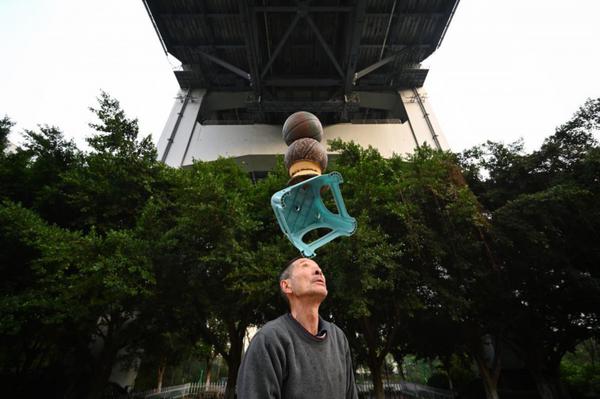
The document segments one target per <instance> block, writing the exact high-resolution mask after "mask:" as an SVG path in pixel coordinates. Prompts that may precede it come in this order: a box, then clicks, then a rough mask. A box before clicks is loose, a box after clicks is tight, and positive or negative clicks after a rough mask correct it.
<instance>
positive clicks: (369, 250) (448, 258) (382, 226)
mask: <svg viewBox="0 0 600 399" xmlns="http://www.w3.org/2000/svg"><path fill="white" fill-rule="evenodd" d="M332 149H334V150H341V154H340V156H339V158H338V163H337V165H336V169H337V170H339V171H340V172H341V173H342V175H343V176H344V179H345V183H344V185H343V190H344V198H346V201H347V207H348V209H349V210H350V213H351V214H354V216H355V217H357V219H358V223H359V229H358V231H357V232H356V234H355V235H354V236H353V237H351V238H349V239H341V240H338V241H336V242H334V243H332V244H330V245H329V246H328V247H326V248H324V249H323V251H322V252H323V254H324V260H323V262H322V266H323V267H324V271H325V272H326V273H329V274H330V276H331V277H332V279H330V280H329V281H330V285H331V292H332V298H331V301H328V302H327V304H328V306H330V307H331V308H333V309H334V310H332V311H331V313H332V314H333V315H334V320H335V321H336V323H338V324H340V325H341V326H343V329H344V330H345V331H346V333H347V335H348V338H349V340H350V341H351V345H352V350H353V351H354V352H355V354H356V355H357V360H358V362H359V363H361V364H366V365H367V366H368V367H369V369H370V371H371V376H372V379H373V384H374V387H375V395H376V397H378V398H382V397H383V384H382V365H383V362H384V361H385V358H386V356H387V355H388V353H390V352H391V351H394V352H396V353H397V352H398V351H399V352H402V351H403V350H406V349H402V346H403V344H404V346H405V345H406V342H407V337H406V334H407V326H408V325H409V322H410V320H411V319H413V318H414V317H415V316H416V315H417V314H420V313H423V312H445V313H447V314H448V315H450V317H452V318H453V319H456V320H458V319H460V318H461V317H463V315H465V314H466V313H467V312H468V310H469V305H470V304H469V299H468V295H469V293H470V292H471V290H473V289H474V288H473V287H474V286H476V285H477V277H478V276H479V275H480V274H482V273H483V274H485V273H487V272H488V270H489V260H488V258H487V256H486V252H485V245H483V242H482V239H481V234H482V229H485V228H487V227H486V221H485V219H484V217H483V216H482V215H481V212H480V211H479V205H478V203H477V200H476V198H475V197H474V196H473V194H472V193H471V192H470V190H469V188H468V187H466V185H465V184H464V182H463V180H462V178H461V176H460V173H458V172H457V170H458V169H457V167H456V165H455V162H454V158H453V157H452V156H451V154H446V153H441V152H436V151H433V150H431V149H429V148H422V149H419V150H418V151H417V152H416V153H415V154H414V155H413V156H410V157H408V158H406V159H403V158H402V157H398V156H395V157H392V158H391V159H384V158H383V157H381V155H380V154H379V153H378V152H377V151H376V150H374V149H372V148H369V149H362V148H360V147H358V146H357V145H355V144H352V143H350V144H342V143H340V142H334V143H332ZM328 309H329V308H328ZM399 348H400V349H399Z"/></svg>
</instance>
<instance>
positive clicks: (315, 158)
mask: <svg viewBox="0 0 600 399" xmlns="http://www.w3.org/2000/svg"><path fill="white" fill-rule="evenodd" d="M298 161H312V162H314V163H316V164H318V165H319V167H320V169H321V171H320V172H321V173H322V172H323V171H324V170H325V168H327V150H326V149H325V147H324V146H323V145H322V144H321V143H319V142H318V141H317V140H315V139H311V138H302V139H299V140H296V141H294V142H293V143H292V144H291V145H290V146H289V147H288V149H287V151H286V152H285V156H284V162H285V167H286V168H288V170H289V169H290V167H291V166H292V165H293V164H294V163H296V162H298Z"/></svg>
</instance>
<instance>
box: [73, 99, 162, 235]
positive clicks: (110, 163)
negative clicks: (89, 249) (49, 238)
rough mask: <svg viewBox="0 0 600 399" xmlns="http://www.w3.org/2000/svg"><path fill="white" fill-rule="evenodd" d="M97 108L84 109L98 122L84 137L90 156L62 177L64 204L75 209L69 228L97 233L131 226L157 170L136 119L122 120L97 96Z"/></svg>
mask: <svg viewBox="0 0 600 399" xmlns="http://www.w3.org/2000/svg"><path fill="white" fill-rule="evenodd" d="M98 102H99V106H98V108H90V110H91V111H92V112H93V113H94V114H95V116H96V117H97V118H98V120H99V123H92V124H90V126H91V127H92V128H94V129H95V130H96V133H95V134H94V135H93V136H92V137H90V138H89V139H88V143H89V144H90V146H91V148H92V152H91V153H89V154H87V155H86V156H85V159H84V163H83V165H82V167H80V168H71V169H70V170H69V172H68V173H65V174H64V184H65V191H66V195H67V198H68V204H69V206H71V207H72V208H73V209H75V210H77V211H78V212H77V214H76V215H75V220H74V222H73V225H72V226H71V227H73V228H76V229H83V230H85V231H89V230H90V229H91V227H92V226H93V227H94V229H95V230H96V231H97V232H98V233H100V234H105V233H107V232H108V231H110V230H119V229H130V228H133V227H134V226H135V224H136V220H137V218H138V217H139V214H140V212H141V211H142V209H143V207H144V206H145V204H146V201H147V200H148V199H149V198H150V197H151V196H152V193H153V190H159V189H160V187H161V183H160V182H158V180H157V179H158V178H159V176H160V171H161V169H162V168H163V167H164V166H162V165H161V164H160V163H159V162H158V161H157V160H156V148H155V147H154V144H153V143H152V140H151V138H150V136H147V137H145V138H142V139H139V137H138V136H139V127H138V122H137V119H128V118H127V117H126V115H125V112H124V111H123V110H122V109H121V107H120V104H119V102H118V101H117V100H116V99H114V98H112V97H110V96H109V95H108V94H107V93H105V92H102V93H101V95H100V97H99V98H98Z"/></svg>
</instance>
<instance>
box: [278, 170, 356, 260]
mask: <svg viewBox="0 0 600 399" xmlns="http://www.w3.org/2000/svg"><path fill="white" fill-rule="evenodd" d="M343 181H344V179H343V178H342V175H341V174H340V173H338V172H331V173H329V174H325V175H321V176H315V177H312V178H310V179H308V180H305V181H302V182H300V183H297V184H295V185H293V186H290V187H287V188H284V189H283V190H281V191H278V192H276V193H275V194H273V196H272V197H271V206H272V207H273V210H274V211H275V216H276V217H277V222H278V223H279V227H281V230H282V231H283V233H284V234H285V235H286V237H287V238H288V239H289V240H290V241H291V242H292V244H294V246H295V247H296V248H298V250H299V251H300V252H301V253H302V255H303V256H305V257H307V258H311V257H313V256H315V255H316V253H315V250H316V249H318V248H320V247H322V246H323V245H325V244H327V243H329V242H330V241H332V240H334V239H336V238H337V237H340V236H350V235H352V234H354V232H355V231H356V219H354V218H353V217H351V216H350V215H349V214H348V211H347V210H346V205H345V204H344V199H343V198H342V193H341V191H340V183H342V182H343ZM324 187H328V188H329V189H330V190H331V193H332V194H333V199H334V200H335V204H336V206H337V209H338V211H339V213H333V212H331V211H330V210H329V209H327V207H326V206H325V203H324V202H323V199H322V198H321V192H322V191H321V190H322V189H323V188H324ZM315 229H329V230H331V231H330V232H328V233H327V234H325V235H324V236H322V237H320V238H318V239H316V240H314V241H313V242H311V243H305V242H304V240H303V238H304V236H305V235H306V234H307V233H309V232H310V231H312V230H315Z"/></svg>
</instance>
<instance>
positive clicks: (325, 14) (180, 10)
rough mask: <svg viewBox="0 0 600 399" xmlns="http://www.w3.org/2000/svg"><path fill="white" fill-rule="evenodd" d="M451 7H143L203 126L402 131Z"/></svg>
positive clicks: (437, 2) (433, 2)
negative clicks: (199, 94) (305, 118)
mask: <svg viewBox="0 0 600 399" xmlns="http://www.w3.org/2000/svg"><path fill="white" fill-rule="evenodd" d="M457 3H458V0H418V1H417V0H368V1H367V0H319V1H316V0H314V1H285V0H279V1H278V0H245V1H240V0H206V1H195V0H177V1H173V0H145V4H146V7H147V9H148V12H149V14H150V16H151V18H152V21H153V23H154V25H155V28H156V31H157V33H158V35H159V37H160V39H161V42H162V44H163V47H164V50H165V52H168V53H170V54H171V55H173V56H174V57H176V58H177V59H179V60H180V61H181V63H182V69H181V70H179V71H176V72H175V75H176V77H177V80H178V82H179V85H180V87H181V88H182V89H187V90H186V91H187V92H188V93H189V92H191V90H193V89H205V90H206V92H205V93H206V94H205V95H204V96H203V100H202V104H201V107H200V109H199V112H198V121H199V122H200V123H202V124H223V125H234V124H253V123H261V124H270V125H280V124H282V123H283V121H284V120H285V118H286V117H287V116H288V115H289V114H290V113H292V112H295V111H297V110H307V111H311V112H313V113H315V114H316V115H317V116H318V117H319V118H320V119H321V120H322V122H323V123H324V124H325V125H330V124H334V123H341V122H362V123H365V122H377V123H381V122H385V121H390V122H392V123H394V122H395V123H398V122H404V121H406V120H407V119H408V115H407V114H406V110H405V107H404V106H402V104H401V100H400V99H399V96H398V92H399V91H400V90H405V89H412V88H417V87H421V86H422V85H423V82H424V80H425V78H426V76H427V72H428V71H427V70H426V69H421V68H420V63H421V62H422V61H423V60H424V59H425V58H427V57H428V56H429V55H430V54H431V53H433V52H434V51H435V49H436V48H437V47H438V46H439V44H440V42H441V40H442V39H443V36H444V33H445V31H446V29H447V26H448V24H449V22H450V20H451V17H452V14H453V12H454V9H455V7H456V5H457Z"/></svg>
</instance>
